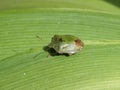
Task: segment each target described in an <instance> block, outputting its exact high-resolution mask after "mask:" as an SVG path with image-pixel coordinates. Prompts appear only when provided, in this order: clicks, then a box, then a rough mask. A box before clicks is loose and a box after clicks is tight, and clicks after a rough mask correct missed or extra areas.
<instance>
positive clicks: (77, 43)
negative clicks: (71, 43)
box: [75, 39, 84, 48]
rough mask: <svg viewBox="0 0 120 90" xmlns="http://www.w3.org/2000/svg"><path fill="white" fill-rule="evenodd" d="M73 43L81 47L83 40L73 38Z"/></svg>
mask: <svg viewBox="0 0 120 90" xmlns="http://www.w3.org/2000/svg"><path fill="white" fill-rule="evenodd" d="M75 44H76V46H78V47H79V48H83V47H84V44H83V42H82V41H81V40H80V39H76V40H75Z"/></svg>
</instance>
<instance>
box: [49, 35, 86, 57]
mask: <svg viewBox="0 0 120 90" xmlns="http://www.w3.org/2000/svg"><path fill="white" fill-rule="evenodd" d="M48 47H49V48H53V49H54V50H55V51H56V52H57V53H58V54H68V55H72V54H75V53H77V52H79V51H81V50H82V48H83V47H84V44H83V42H82V41H81V40H80V39H79V38H78V37H75V36H72V35H54V36H53V38H52V40H51V43H50V44H49V45H48Z"/></svg>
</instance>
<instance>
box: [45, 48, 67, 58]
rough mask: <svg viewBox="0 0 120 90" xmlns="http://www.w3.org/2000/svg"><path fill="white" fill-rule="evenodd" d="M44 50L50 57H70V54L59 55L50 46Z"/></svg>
mask: <svg viewBox="0 0 120 90" xmlns="http://www.w3.org/2000/svg"><path fill="white" fill-rule="evenodd" d="M43 50H44V51H46V52H48V53H49V55H50V56H60V55H64V56H69V55H68V54H65V53H64V54H59V53H57V52H56V51H55V50H54V49H53V48H50V47H48V46H44V47H43Z"/></svg>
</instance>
